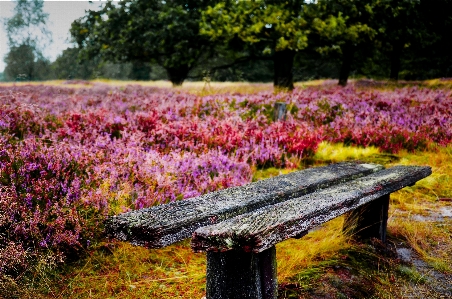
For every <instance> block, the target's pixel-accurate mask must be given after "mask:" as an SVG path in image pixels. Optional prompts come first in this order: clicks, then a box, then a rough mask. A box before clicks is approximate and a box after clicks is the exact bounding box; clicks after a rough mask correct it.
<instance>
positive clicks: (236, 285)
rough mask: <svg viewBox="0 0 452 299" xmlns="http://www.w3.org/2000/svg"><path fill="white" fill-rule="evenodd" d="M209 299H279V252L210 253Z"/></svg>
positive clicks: (207, 293) (237, 251)
mask: <svg viewBox="0 0 452 299" xmlns="http://www.w3.org/2000/svg"><path fill="white" fill-rule="evenodd" d="M206 279H207V283H206V297H207V299H276V297H277V291H278V284H277V278H276V249H275V246H272V247H270V248H268V249H266V250H264V251H262V252H259V253H253V252H244V251H242V250H230V251H226V252H212V251H209V252H207V275H206Z"/></svg>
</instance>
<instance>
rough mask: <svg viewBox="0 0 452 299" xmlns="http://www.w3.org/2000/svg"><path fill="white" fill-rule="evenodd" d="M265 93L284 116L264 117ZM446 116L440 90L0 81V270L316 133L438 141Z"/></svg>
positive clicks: (284, 154)
mask: <svg viewBox="0 0 452 299" xmlns="http://www.w3.org/2000/svg"><path fill="white" fill-rule="evenodd" d="M276 101H285V102H287V103H288V104H289V105H288V109H289V111H290V113H289V115H288V117H287V120H285V121H278V122H273V121H272V120H271V115H272V111H271V109H272V106H273V104H274V102H276ZM451 118H452V101H451V93H450V91H449V92H448V91H444V90H439V89H438V90H429V89H418V88H416V87H412V88H404V89H397V90H394V91H378V90H371V89H367V90H357V89H355V88H353V87H347V88H338V87H326V88H321V89H319V88H308V89H296V90H295V91H294V92H293V93H292V94H279V95H273V94H272V93H270V92H264V93H259V94H254V95H241V94H220V95H215V96H205V97H199V96H195V95H191V94H183V93H176V92H173V91H168V90H165V89H156V88H144V87H139V86H128V87H126V88H112V87H108V86H105V85H93V86H92V87H89V88H78V89H72V88H61V87H52V86H20V87H18V86H15V87H0V190H2V191H1V192H3V193H1V192H0V273H7V274H11V275H13V274H14V273H16V274H17V273H18V272H20V271H21V269H23V268H24V267H25V265H26V264H27V261H28V260H29V257H30V256H31V255H34V254H39V252H44V251H52V252H53V253H54V254H55V255H56V256H59V257H64V256H68V255H73V254H77V253H78V252H79V250H80V249H81V248H83V247H86V246H89V244H90V242H93V241H95V240H97V239H98V238H99V237H100V235H101V233H102V223H103V219H105V217H106V216H107V215H109V214H114V213H119V212H121V211H125V210H128V209H137V208H143V207H149V206H152V205H155V204H160V203H164V202H168V201H173V200H181V199H184V198H189V197H193V196H197V195H200V194H202V193H205V192H209V191H213V190H217V189H220V188H226V187H230V186H236V185H241V184H244V183H246V182H249V181H250V179H251V168H250V165H255V166H270V165H274V166H290V165H291V162H290V161H291V159H290V158H291V156H295V157H298V158H304V157H309V156H311V155H312V154H313V153H314V152H315V151H316V149H317V146H318V144H319V143H320V142H321V141H324V140H326V141H331V142H344V143H350V144H356V145H362V146H369V145H375V146H377V147H379V148H380V149H381V150H384V151H388V152H397V151H400V150H401V149H407V150H410V151H413V150H416V149H423V148H425V147H426V146H427V145H428V144H429V143H432V142H434V143H438V144H440V145H445V144H448V143H450V142H451V141H452V119H451ZM6 190H7V191H6ZM6 252H9V253H14V257H15V258H6V256H7V254H6ZM11 256H12V255H9V257H11Z"/></svg>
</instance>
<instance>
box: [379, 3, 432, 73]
mask: <svg viewBox="0 0 452 299" xmlns="http://www.w3.org/2000/svg"><path fill="white" fill-rule="evenodd" d="M420 8H421V7H420V0H381V1H379V2H377V4H376V7H375V11H376V12H377V14H378V17H377V18H376V20H377V21H378V22H379V23H380V26H379V28H380V30H379V31H380V34H379V38H380V40H381V41H382V44H383V45H382V46H383V51H384V52H386V53H388V56H389V61H390V73H389V79H391V80H393V81H397V80H398V79H399V72H400V68H401V59H402V56H403V53H404V51H405V50H406V49H407V48H409V47H410V46H411V45H412V44H413V43H415V42H416V41H419V40H422V39H423V37H425V36H426V35H428V32H427V30H426V28H425V25H424V22H423V19H422V12H421V9H420Z"/></svg>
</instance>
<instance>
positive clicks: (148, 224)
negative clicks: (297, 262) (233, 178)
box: [106, 162, 383, 248]
mask: <svg viewBox="0 0 452 299" xmlns="http://www.w3.org/2000/svg"><path fill="white" fill-rule="evenodd" d="M381 169H383V167H382V166H381V165H378V164H365V163H356V162H345V163H337V164H331V165H328V166H324V167H316V168H308V169H305V170H301V171H296V172H292V173H289V174H286V175H280V176H277V177H273V178H269V179H266V180H262V181H258V182H253V183H250V184H247V185H244V186H240V187H233V188H228V189H223V190H220V191H216V192H211V193H208V194H205V195H202V196H198V197H195V198H190V199H185V200H181V201H176V202H171V203H168V204H162V205H158V206H154V207H151V208H146V209H140V210H134V211H130V212H126V213H123V214H120V215H117V216H113V217H111V218H109V219H108V220H107V223H106V233H107V235H108V236H110V237H114V238H116V239H119V240H122V241H128V242H131V243H132V244H134V245H140V246H145V247H148V248H160V247H164V246H168V245H170V244H173V243H175V242H178V241H181V240H183V239H186V238H189V237H191V236H192V234H193V232H194V231H195V230H196V229H198V228H199V227H202V226H206V225H212V224H215V223H219V222H222V221H224V220H226V219H229V218H232V217H235V216H237V215H241V214H244V213H248V212H251V211H254V210H257V209H259V208H262V207H265V206H268V205H273V204H276V203H279V202H283V201H286V200H289V199H292V198H297V197H300V196H302V195H305V194H308V193H311V192H314V191H316V190H319V189H322V188H327V187H329V186H333V185H336V184H340V183H344V182H347V181H350V180H353V179H356V178H359V177H363V176H366V175H369V174H371V173H373V172H375V171H378V170H381Z"/></svg>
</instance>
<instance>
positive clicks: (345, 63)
mask: <svg viewBox="0 0 452 299" xmlns="http://www.w3.org/2000/svg"><path fill="white" fill-rule="evenodd" d="M353 56H355V48H354V47H353V45H351V44H347V45H345V46H344V47H343V48H342V64H341V69H340V72H339V85H340V86H346V85H347V81H348V77H349V76H350V70H351V67H352V62H353Z"/></svg>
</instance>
